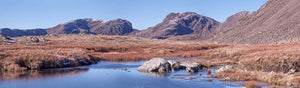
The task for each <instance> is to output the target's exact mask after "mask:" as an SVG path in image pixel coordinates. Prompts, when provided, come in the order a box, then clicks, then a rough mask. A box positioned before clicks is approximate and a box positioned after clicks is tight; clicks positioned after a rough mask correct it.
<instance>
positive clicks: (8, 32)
mask: <svg viewBox="0 0 300 88" xmlns="http://www.w3.org/2000/svg"><path fill="white" fill-rule="evenodd" d="M46 34H47V31H46V30H44V29H30V30H20V29H9V28H1V29H0V35H3V36H10V37H19V36H38V35H46Z"/></svg>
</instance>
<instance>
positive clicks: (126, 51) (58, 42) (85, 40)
mask: <svg viewBox="0 0 300 88" xmlns="http://www.w3.org/2000/svg"><path fill="white" fill-rule="evenodd" d="M37 37H39V38H44V39H45V40H46V41H45V42H40V43H36V42H31V41H27V40H26V37H18V38H17V39H18V41H17V42H15V43H13V44H2V45H0V51H1V52H0V60H1V62H0V68H1V69H2V70H5V71H6V70H8V71H18V70H20V71H22V70H25V69H37V70H39V69H45V68H57V67H70V66H80V65H88V64H91V63H93V62H96V61H99V60H107V61H140V60H147V59H150V58H153V57H183V58H189V57H197V56H200V55H202V53H203V52H204V51H205V50H208V49H214V48H218V47H225V46H227V45H218V44H208V43H200V42H180V41H169V40H151V39H144V38H135V37H125V36H103V35H54V36H37Z"/></svg>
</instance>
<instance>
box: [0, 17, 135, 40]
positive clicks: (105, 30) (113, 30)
mask: <svg viewBox="0 0 300 88" xmlns="http://www.w3.org/2000/svg"><path fill="white" fill-rule="evenodd" d="M134 31H137V30H135V29H133V28H132V24H131V23H130V22H129V21H127V20H122V19H116V20H110V21H103V20H95V19H76V20H73V21H70V22H66V23H62V24H59V25H57V26H55V27H52V28H46V29H27V30H20V29H9V28H2V29H0V35H4V36H10V37H18V36H30V35H46V34H79V33H86V34H102V35H129V34H130V33H132V32H134Z"/></svg>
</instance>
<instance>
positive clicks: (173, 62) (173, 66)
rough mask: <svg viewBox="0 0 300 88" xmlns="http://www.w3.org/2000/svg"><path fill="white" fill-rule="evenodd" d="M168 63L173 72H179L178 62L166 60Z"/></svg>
mask: <svg viewBox="0 0 300 88" xmlns="http://www.w3.org/2000/svg"><path fill="white" fill-rule="evenodd" d="M168 62H169V63H170V64H171V67H172V69H173V70H179V67H180V62H178V61H174V60H168Z"/></svg>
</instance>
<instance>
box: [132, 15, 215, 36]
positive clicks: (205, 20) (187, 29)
mask: <svg viewBox="0 0 300 88" xmlns="http://www.w3.org/2000/svg"><path fill="white" fill-rule="evenodd" d="M217 25H219V22H217V21H215V20H214V19H212V18H209V17H206V16H201V15H198V14H197V13H194V12H185V13H171V14H169V15H168V16H167V17H166V18H165V19H164V20H163V22H162V23H159V24H157V25H156V26H154V27H150V28H148V29H146V30H143V31H141V32H139V33H136V34H135V35H134V36H138V37H145V38H157V39H166V38H172V37H177V36H183V35H185V36H186V35H195V34H197V35H198V36H197V38H200V39H205V38H208V37H209V35H210V34H211V33H212V32H213V31H214V30H215V29H216V26H217Z"/></svg>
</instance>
